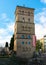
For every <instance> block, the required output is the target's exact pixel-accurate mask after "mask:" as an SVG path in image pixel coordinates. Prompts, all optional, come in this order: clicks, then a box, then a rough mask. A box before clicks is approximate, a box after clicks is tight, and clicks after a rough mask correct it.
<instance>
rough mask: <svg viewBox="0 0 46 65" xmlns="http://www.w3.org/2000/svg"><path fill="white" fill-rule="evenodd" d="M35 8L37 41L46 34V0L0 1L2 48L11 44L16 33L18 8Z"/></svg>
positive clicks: (0, 43) (0, 44)
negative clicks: (15, 24)
mask: <svg viewBox="0 0 46 65" xmlns="http://www.w3.org/2000/svg"><path fill="white" fill-rule="evenodd" d="M17 5H19V6H25V7H30V8H35V11H34V22H35V34H36V36H37V39H40V38H42V37H43V36H44V35H45V34H46V0H0V46H5V42H6V41H7V42H9V43H10V39H11V37H12V35H13V33H14V23H15V21H14V19H15V16H14V15H15V14H14V12H15V9H16V6H17Z"/></svg>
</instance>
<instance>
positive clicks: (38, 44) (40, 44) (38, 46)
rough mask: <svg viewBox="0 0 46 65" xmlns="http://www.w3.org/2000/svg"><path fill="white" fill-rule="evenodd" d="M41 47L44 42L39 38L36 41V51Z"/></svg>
mask: <svg viewBox="0 0 46 65" xmlns="http://www.w3.org/2000/svg"><path fill="white" fill-rule="evenodd" d="M40 49H42V43H41V42H40V41H39V40H37V41H36V51H39V50H40Z"/></svg>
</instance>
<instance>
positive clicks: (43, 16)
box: [35, 8, 46, 39]
mask: <svg viewBox="0 0 46 65" xmlns="http://www.w3.org/2000/svg"><path fill="white" fill-rule="evenodd" d="M35 22H37V23H36V24H35V34H36V36H37V39H40V38H43V36H44V35H46V8H43V9H42V11H41V12H39V13H37V14H36V15H35Z"/></svg>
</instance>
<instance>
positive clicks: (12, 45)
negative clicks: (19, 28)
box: [10, 35, 14, 50]
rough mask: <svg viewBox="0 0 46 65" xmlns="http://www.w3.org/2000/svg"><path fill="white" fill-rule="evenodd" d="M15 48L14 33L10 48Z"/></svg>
mask: <svg viewBox="0 0 46 65" xmlns="http://www.w3.org/2000/svg"><path fill="white" fill-rule="evenodd" d="M13 48H14V35H13V36H12V38H11V40H10V50H13Z"/></svg>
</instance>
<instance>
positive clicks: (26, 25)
mask: <svg viewBox="0 0 46 65" xmlns="http://www.w3.org/2000/svg"><path fill="white" fill-rule="evenodd" d="M33 36H34V37H33ZM34 38H35V24H34V9H33V8H27V7H22V6H17V7H16V11H15V26H14V51H16V54H17V56H20V57H26V58H29V57H32V55H33V52H34V51H35V45H34V43H35V41H33V39H34ZM33 45H34V46H33Z"/></svg>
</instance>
